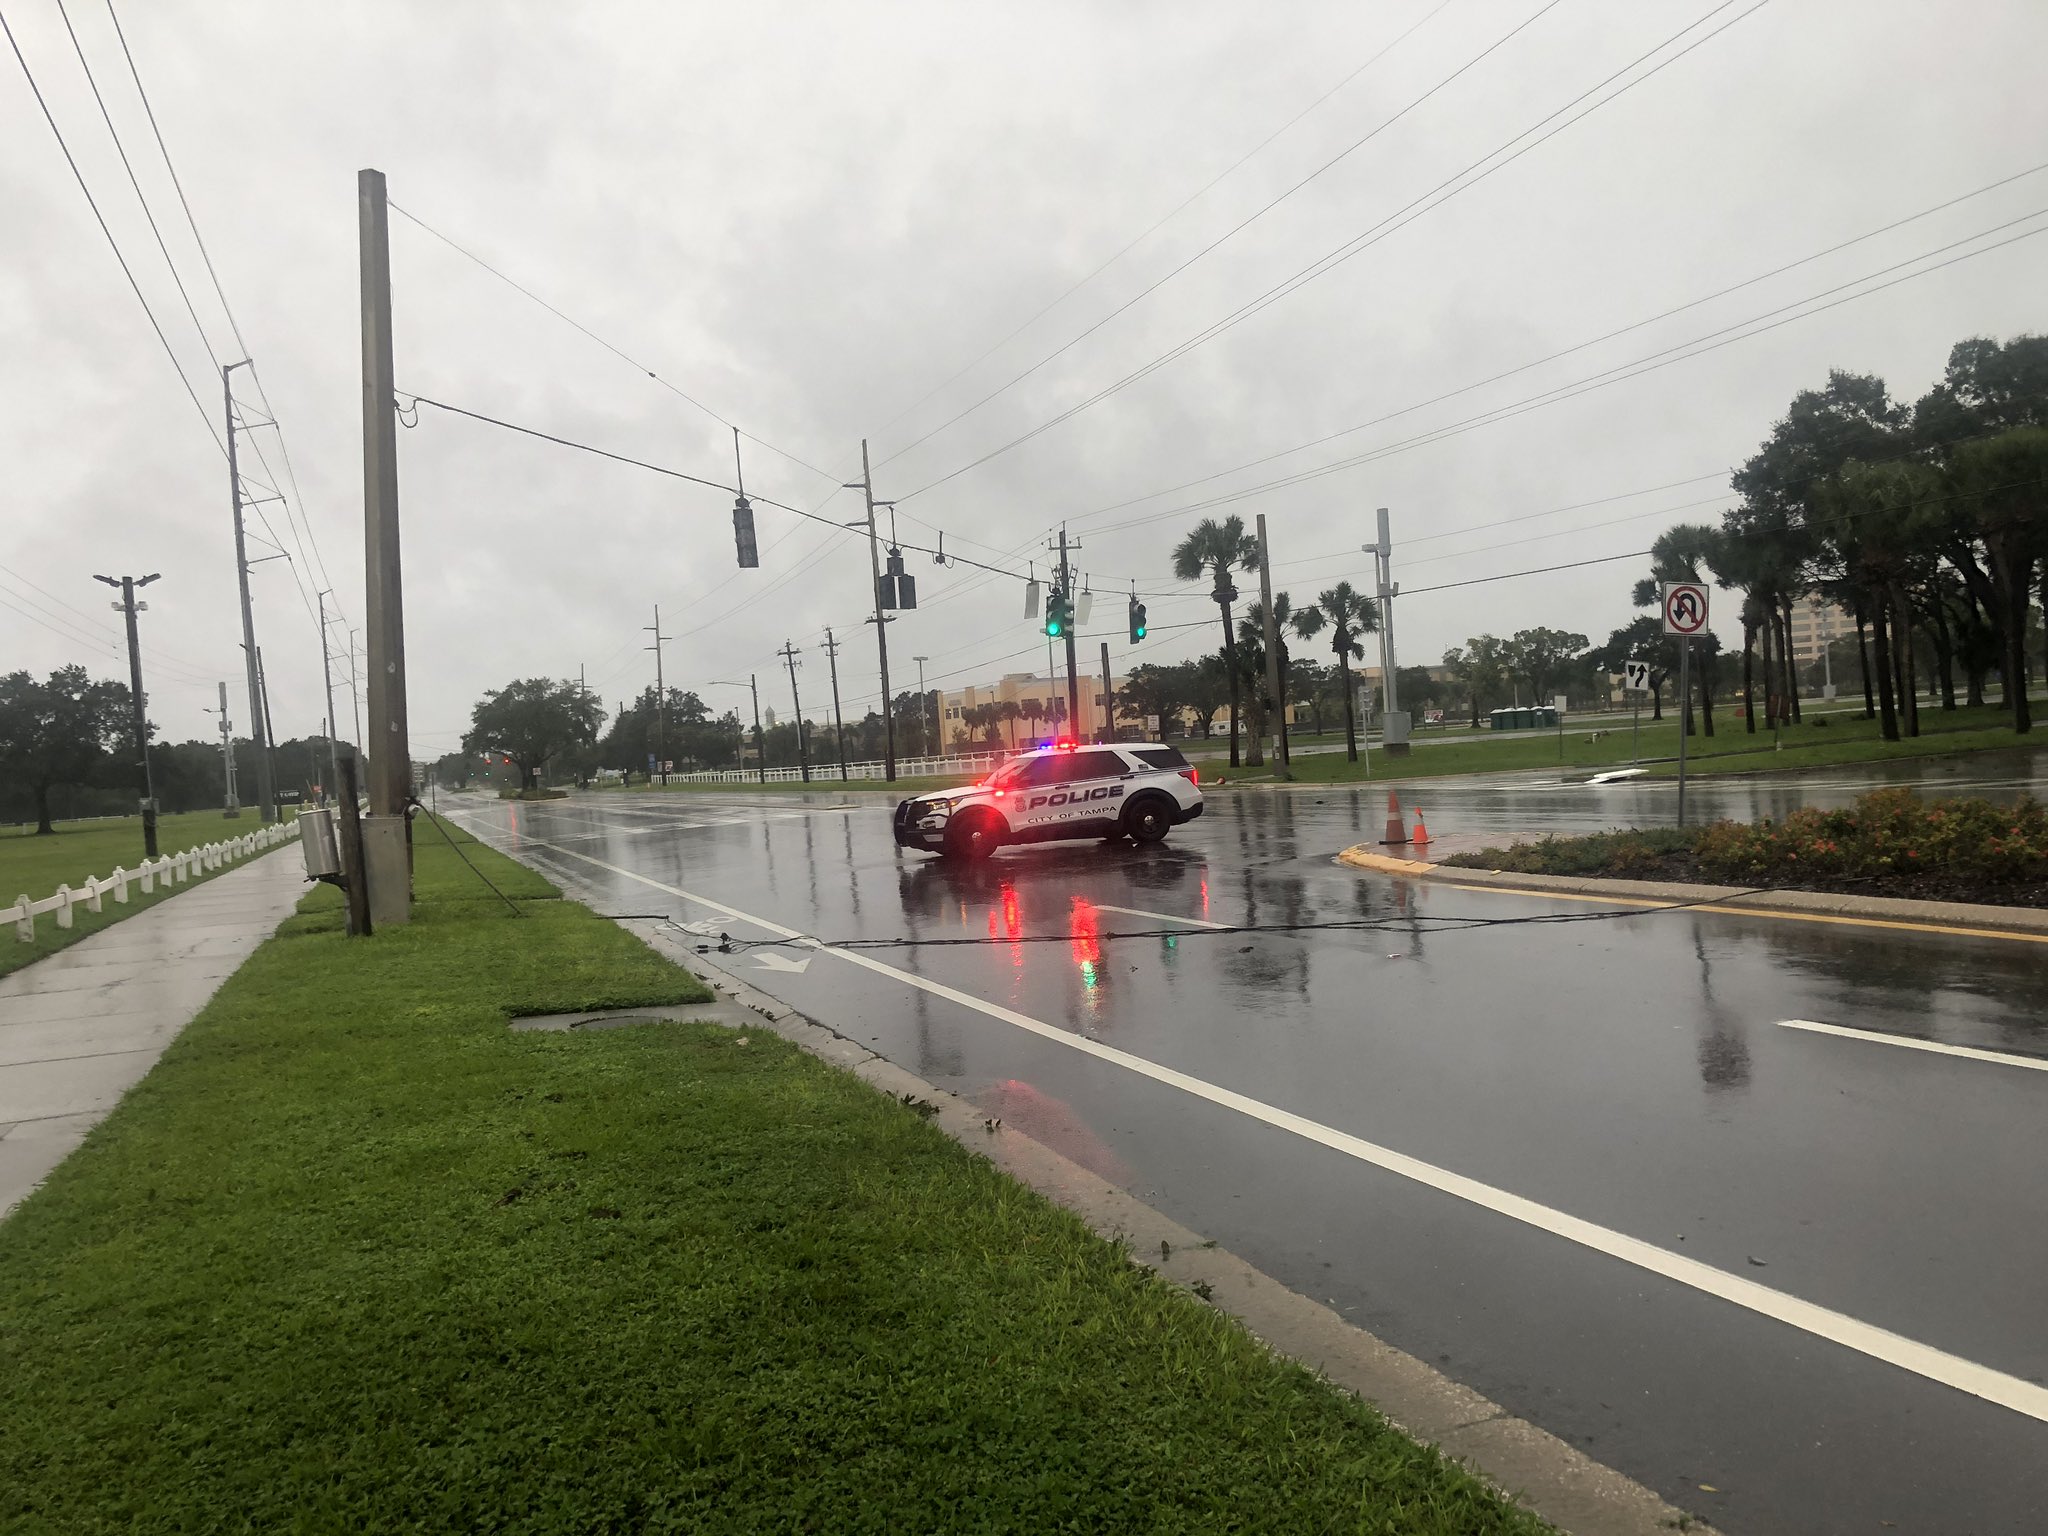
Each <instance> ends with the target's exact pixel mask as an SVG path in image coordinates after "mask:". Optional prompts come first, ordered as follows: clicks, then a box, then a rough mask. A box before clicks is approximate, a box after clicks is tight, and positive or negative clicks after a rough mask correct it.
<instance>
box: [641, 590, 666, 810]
mask: <svg viewBox="0 0 2048 1536" xmlns="http://www.w3.org/2000/svg"><path fill="white" fill-rule="evenodd" d="M640 627H641V628H642V629H646V630H651V631H652V632H653V635H654V644H652V645H644V646H642V647H641V649H642V650H644V651H652V652H654V760H655V761H656V762H657V763H659V764H660V765H661V782H662V783H663V784H666V783H668V683H667V682H666V681H665V680H664V679H663V678H662V675H661V643H662V641H664V640H666V639H668V638H669V637H668V636H667V635H664V634H663V633H662V632H661V604H659V603H656V604H655V605H654V622H653V623H652V624H651V625H649V624H643V625H641V626H640Z"/></svg>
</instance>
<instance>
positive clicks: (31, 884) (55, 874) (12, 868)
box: [0, 810, 263, 976]
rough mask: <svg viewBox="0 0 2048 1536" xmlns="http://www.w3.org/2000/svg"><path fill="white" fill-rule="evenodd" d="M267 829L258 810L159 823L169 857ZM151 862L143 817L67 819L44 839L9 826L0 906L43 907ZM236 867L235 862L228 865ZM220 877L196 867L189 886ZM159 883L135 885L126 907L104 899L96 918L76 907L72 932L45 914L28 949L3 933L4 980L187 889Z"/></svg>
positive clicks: (0, 869) (2, 839)
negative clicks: (90, 882) (28, 903)
mask: <svg viewBox="0 0 2048 1536" xmlns="http://www.w3.org/2000/svg"><path fill="white" fill-rule="evenodd" d="M262 825H263V820H262V818H261V817H260V816H258V815H257V814H256V812H255V811H254V810H249V811H246V812H244V813H243V814H242V815H241V816H239V817H237V818H236V819H235V820H233V821H229V820H228V819H226V818H225V817H224V816H222V815H221V813H220V812H219V811H182V812H179V813H178V814H176V815H171V816H159V817H158V818H157V827H156V833H157V837H156V841H157V847H158V848H159V849H160V850H162V851H163V852H164V853H171V854H175V853H183V852H185V850H187V849H188V848H197V847H199V846H201V845H202V844H205V843H224V842H226V841H227V840H228V839H230V838H235V837H242V836H245V835H246V834H248V833H250V832H254V831H255V830H257V829H258V828H259V827H261V826H262ZM145 857H146V855H145V854H144V853H143V850H142V818H141V817H140V816H121V817H110V818H108V819H106V820H104V821H60V822H58V823H57V824H56V830H54V831H52V832H48V833H45V834H42V835H40V836H39V835H37V833H36V830H35V828H34V827H20V828H15V827H9V828H7V829H5V830H4V831H0V906H12V905H13V904H14V902H15V898H17V897H19V896H30V897H33V898H34V899H35V900H37V901H41V900H42V899H43V898H44V897H45V896H51V895H54V894H55V893H56V890H57V887H58V886H60V885H68V886H70V887H71V888H72V889H73V890H76V889H77V888H78V887H79V886H81V885H83V884H84V883H85V882H86V880H87V879H88V878H93V879H101V880H103V879H105V878H106V877H107V876H108V875H111V874H112V873H113V872H114V870H115V869H116V868H121V869H131V870H132V869H134V868H135V867H136V866H137V865H138V864H140V863H142V861H143V859H144V858H145ZM239 862H241V861H239V860H238V861H236V863H237V864H238V863H239ZM235 867H236V864H228V865H225V866H223V868H225V869H233V868H235ZM219 873H221V871H220V870H199V869H195V870H194V871H192V876H191V879H190V880H189V881H187V882H186V884H187V885H197V884H198V883H199V882H200V881H201V880H210V879H212V878H213V876H214V875H216V874H219ZM154 884H155V886H156V889H155V890H153V891H150V892H148V893H147V894H145V893H144V892H143V889H142V887H141V886H140V885H131V886H129V888H128V900H127V901H126V902H117V901H115V900H114V898H113V895H112V894H111V893H109V894H107V895H105V896H103V897H101V898H100V910H99V911H97V912H91V911H88V910H87V909H86V908H85V907H84V906H83V905H82V904H81V905H79V906H77V907H74V908H72V911H71V926H70V927H69V928H60V927H58V926H57V915H56V914H55V913H54V912H45V913H42V914H40V915H39V916H38V917H37V918H36V936H35V937H34V938H33V939H31V940H29V941H28V942H27V943H23V942H22V941H21V940H20V939H18V938H16V937H15V934H14V930H13V928H12V927H11V926H9V927H6V928H0V976H5V975H6V974H7V973H8V972H9V971H16V970H19V969H20V968H21V967H22V966H24V965H27V964H28V963H29V962H30V961H31V960H40V959H41V958H42V957H43V956H44V955H47V954H50V953H52V952H54V951H56V950H60V949H62V948H64V947H65V946H66V945H67V944H76V943H77V942H78V941H79V940H80V939H82V938H84V937H85V936H86V935H87V934H89V933H97V932H99V931H100V929H102V928H110V927H112V926H113V925H114V924H115V923H118V922H120V921H121V919H122V918H124V917H133V916H134V915H135V914H136V913H137V912H141V911H143V910H145V909H147V908H149V907H153V906H155V905H156V904H157V903H158V902H159V901H162V900H163V899H164V898H165V897H167V896H169V895H171V894H172V893H173V892H175V891H182V890H184V889H185V888H186V886H185V885H172V884H171V883H170V881H169V880H168V879H166V878H158V879H157V880H156V881H155V882H154Z"/></svg>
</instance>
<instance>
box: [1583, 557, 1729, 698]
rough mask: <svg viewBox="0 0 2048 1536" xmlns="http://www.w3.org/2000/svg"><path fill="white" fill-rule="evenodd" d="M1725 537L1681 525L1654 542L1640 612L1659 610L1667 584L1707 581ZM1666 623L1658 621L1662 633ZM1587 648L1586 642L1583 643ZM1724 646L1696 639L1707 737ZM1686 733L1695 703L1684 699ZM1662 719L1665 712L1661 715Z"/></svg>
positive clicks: (1639, 590)
mask: <svg viewBox="0 0 2048 1536" xmlns="http://www.w3.org/2000/svg"><path fill="white" fill-rule="evenodd" d="M1720 539H1721V534H1720V531H1719V530H1718V529H1715V528H1712V527H1709V526H1708V525H1707V524H1705V523H1678V524H1676V525H1674V526H1673V527H1670V528H1666V529H1665V530H1664V531H1663V532H1662V533H1660V534H1658V535H1657V537H1656V538H1655V539H1653V540H1651V542H1650V574H1649V575H1648V576H1645V577H1644V578H1643V579H1642V580H1640V581H1638V582H1637V583H1636V584H1635V591H1634V594H1633V595H1634V598H1635V605H1636V606H1637V607H1638V608H1653V607H1657V606H1659V604H1660V603H1661V600H1662V589H1663V586H1664V584H1665V583H1666V582H1672V581H1692V582H1698V581H1704V580H1705V579H1706V577H1705V576H1704V575H1703V574H1702V572H1703V568H1704V567H1705V565H1706V563H1707V560H1708V559H1709V557H1710V556H1711V555H1712V554H1713V553H1714V551H1715V549H1716V548H1717V547H1718V546H1719V543H1720ZM1662 628H1663V620H1662V617H1661V616H1660V617H1659V619H1658V629H1659V630H1660V631H1661V630H1662ZM1580 643H1581V644H1584V642H1583V641H1581V642H1580ZM1720 650H1721V646H1720V642H1719V641H1718V640H1715V639H1714V636H1713V633H1712V631H1707V632H1705V633H1703V634H1701V635H1699V636H1697V637H1695V643H1694V645H1693V657H1694V659H1695V660H1697V661H1698V662H1699V665H1698V666H1697V667H1694V668H1692V669H1691V670H1692V673H1693V678H1692V682H1693V686H1694V687H1696V688H1698V690H1699V695H1700V724H1701V726H1702V728H1703V729H1704V730H1705V732H1706V734H1707V735H1709V736H1711V735H1713V734H1714V665H1713V658H1714V657H1715V656H1717V655H1719V654H1720ZM1679 702H1680V704H1681V705H1682V706H1683V714H1684V725H1683V726H1682V727H1681V728H1682V729H1683V730H1684V731H1685V733H1686V734H1687V735H1688V736H1690V735H1691V734H1692V699H1691V698H1690V696H1688V697H1686V698H1684V699H1681V700H1680V701H1679ZM1659 713H1660V715H1661V711H1660V712H1659Z"/></svg>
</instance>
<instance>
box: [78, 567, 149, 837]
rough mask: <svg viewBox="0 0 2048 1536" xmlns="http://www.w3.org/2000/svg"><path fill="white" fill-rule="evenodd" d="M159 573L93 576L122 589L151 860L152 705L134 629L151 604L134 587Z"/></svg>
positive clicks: (133, 724) (130, 705)
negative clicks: (138, 597) (146, 697)
mask: <svg viewBox="0 0 2048 1536" xmlns="http://www.w3.org/2000/svg"><path fill="white" fill-rule="evenodd" d="M157 575H158V573H157V572H155V571H152V572H150V574H149V575H147V576H142V577H135V576H99V575H95V576H94V577H93V580H94V581H103V582H105V583H106V584H107V585H108V586H110V587H116V588H119V589H120V593H121V601H119V602H118V603H116V604H114V606H115V607H116V608H118V609H120V610H121V612H122V615H123V616H124V617H125V618H126V620H127V622H128V714H129V723H130V726H131V728H132V729H133V731H134V733H135V765H136V787H137V788H138V789H140V790H141V791H142V852H143V856H144V857H145V858H151V859H153V858H155V857H156V786H155V784H154V783H153V782H152V781H151V778H150V772H149V708H148V705H147V703H146V702H145V700H144V698H143V693H142V644H141V640H140V639H139V637H138V636H137V634H136V631H135V615H136V614H137V613H138V612H140V611H143V610H146V609H147V608H148V607H149V604H147V603H138V602H136V601H135V589H136V588H137V587H146V586H148V585H149V584H150V583H151V582H152V581H155V580H156V579H157Z"/></svg>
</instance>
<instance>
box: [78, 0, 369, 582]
mask: <svg viewBox="0 0 2048 1536" xmlns="http://www.w3.org/2000/svg"><path fill="white" fill-rule="evenodd" d="M107 19H108V20H109V21H111V22H112V23H113V26H114V36H115V37H116V38H118V39H119V40H120V44H121V57H122V58H123V59H124V60H125V61H126V62H127V65H128V76H129V78H130V79H131V80H133V81H134V82H135V95H136V98H137V99H138V100H139V101H140V102H141V103H142V111H143V115H144V116H145V117H147V118H148V119H149V131H150V134H151V136H152V137H154V138H155V140H156V147H157V153H158V154H159V155H161V156H162V157H163V162H164V170H165V172H166V173H168V175H169V176H170V178H171V186H172V188H173V190H175V191H176V192H177V194H178V206H179V207H180V208H181V209H183V210H184V214H185V225H186V227H187V228H188V229H190V230H191V231H192V243H193V244H194V245H195V246H197V247H198V249H199V259H200V261H201V262H203V263H204V264H205V267H206V276H207V279H208V281H210V282H211V283H212V284H213V293H214V297H215V298H216V299H218V300H219V301H220V308H221V313H222V314H223V315H224V316H226V318H227V322H228V332H229V334H230V335H232V336H233V337H234V338H235V346H236V347H237V348H238V349H239V350H240V352H241V354H242V356H243V357H244V358H247V359H248V361H249V376H250V378H251V380H252V381H253V382H254V383H255V385H256V390H257V394H258V395H259V396H260V397H261V399H262V401H263V412H264V415H266V416H267V417H269V421H268V423H267V425H269V426H270V427H271V428H272V429H273V430H274V431H275V432H276V433H277V447H278V452H279V454H280V455H281V456H282V458H283V460H284V468H285V474H286V476H287V477H288V478H289V480H290V482H291V488H292V494H291V499H290V500H289V501H287V502H286V503H285V516H286V519H287V521H290V519H291V517H292V515H293V512H294V509H296V512H297V517H298V524H299V527H300V528H303V530H304V537H303V538H302V539H300V540H299V554H300V557H301V558H302V559H303V558H305V557H306V550H307V546H308V545H310V546H311V547H312V557H311V559H310V561H308V570H307V575H308V576H309V577H310V576H312V575H314V574H315V570H316V569H317V573H318V576H319V579H320V581H321V583H322V584H323V585H324V586H326V587H327V588H328V589H329V590H332V589H333V586H334V582H333V580H332V578H330V577H329V576H328V574H327V561H326V558H325V557H324V556H323V555H322V554H321V553H320V540H319V537H318V535H316V534H315V533H314V532H313V523H312V519H311V518H310V517H309V516H308V515H307V512H306V504H305V497H304V495H303V494H302V493H301V492H300V490H299V475H298V470H297V469H296V468H295V467H294V466H293V464H292V451H291V445H290V443H288V442H287V441H286V439H285V435H284V427H283V425H282V424H281V423H280V422H279V421H278V415H277V407H276V406H275V405H273V404H272V403H271V399H270V389H269V387H268V386H267V385H266V384H265V383H264V382H263V377H262V374H261V372H260V371H259V370H258V368H257V366H256V361H255V358H254V356H253V354H252V353H251V352H250V350H249V344H248V342H247V341H245V340H244V339H243V337H242V327H241V324H240V322H238V321H237V320H236V318H235V310H234V306H233V305H231V304H230V303H228V296H227V290H226V288H225V287H223V286H222V284H221V280H220V273H219V272H218V271H217V270H216V269H215V268H214V265H213V254H212V252H210V251H209V250H208V249H207V247H206V237H205V236H204V235H202V234H201V233H200V232H199V220H198V218H197V217H196V216H195V215H194V214H193V212H192V204H191V201H190V200H189V199H188V198H187V197H186V196H185V184H184V182H183V181H182V180H180V179H179V176H178V167H177V164H176V162H174V161H173V160H172V159H171V149H170V145H168V144H167V143H165V142H164V135H163V129H162V128H161V127H159V126H158V124H157V120H156V109H155V108H154V107H153V106H151V105H150V100H149V91H148V89H147V88H146V87H145V86H144V85H143V83H142V72H141V70H140V69H138V68H137V67H136V64H135V55H134V53H133V52H131V51H130V49H129V47H128V35H127V33H126V32H124V31H123V30H122V28H121V18H120V16H119V15H118V14H117V13H116V12H115V10H114V0H107ZM65 25H66V27H67V28H68V27H69V25H70V22H69V19H68V18H67V20H66V22H65ZM72 41H73V43H74V45H75V44H76V42H77V38H76V36H75V35H74V37H73V39H72ZM80 62H81V63H82V62H83V55H82V54H81V56H80ZM89 77H90V76H89V75H88V78H89ZM93 94H94V95H95V96H97V95H98V94H99V93H98V88H97V87H95V88H94V93H93ZM100 110H101V112H102V114H103V115H104V113H105V111H106V107H105V104H104V103H102V104H101V108H100ZM112 127H113V124H112V123H111V121H110V122H109V123H108V129H109V131H111V130H112ZM118 142H119V139H118V136H117V138H116V143H117V144H118ZM121 158H122V163H123V164H124V165H125V164H127V155H126V154H125V153H123V155H122V157H121ZM129 179H130V180H131V181H133V180H134V171H133V169H132V168H131V169H130V171H129ZM141 195H142V189H141V188H140V187H139V186H138V187H137V188H136V196H137V197H140V196H141ZM144 206H145V211H146V209H147V204H146V203H145V205H144ZM150 228H151V229H152V230H154V229H155V228H156V221H155V220H154V219H151V221H150ZM163 243H164V242H163V237H162V235H161V234H159V235H158V236H157V245H158V247H159V248H162V246H163ZM164 260H165V262H166V263H168V264H170V266H171V272H172V277H173V279H174V280H175V279H176V278H177V266H176V263H174V262H171V256H170V252H169V251H168V250H165V251H164ZM178 292H179V294H180V295H181V296H183V295H184V294H185V285H184V283H183V282H182V281H179V282H178ZM185 307H186V308H187V309H188V310H190V309H191V308H192V301H191V299H190V298H189V297H186V299H185ZM192 320H193V324H194V325H198V324H199V317H198V315H197V314H196V313H195V314H194V315H193V317H192ZM200 333H201V335H202V336H203V335H204V334H205V328H204V327H203V326H201V327H200ZM207 355H208V356H209V357H213V363H214V370H215V372H218V371H219V369H220V359H219V358H218V357H214V355H213V349H212V348H211V347H208V348H207ZM210 422H211V418H210V417H209V424H210ZM249 446H250V447H251V448H252V449H254V450H255V453H256V459H257V462H258V463H260V464H262V466H263V472H264V473H265V474H266V475H269V476H270V478H271V479H273V480H275V479H276V478H277V475H276V472H275V471H273V470H272V469H271V467H270V461H269V459H267V458H266V457H265V456H264V453H263V449H262V447H261V445H260V444H258V443H257V442H256V440H255V438H254V435H253V434H252V435H251V437H250V441H249ZM264 488H265V489H266V490H268V491H270V492H271V493H272V494H273V495H281V493H279V492H278V490H277V487H275V486H266V487H264ZM294 538H299V535H298V534H297V533H296V532H295V533H294ZM297 574H298V573H297V571H296V569H294V571H293V576H294V578H295V579H296V577H297ZM299 595H300V598H301V599H302V600H303V599H304V598H305V592H304V589H303V587H302V588H301V590H300V594H299ZM335 609H336V612H337V613H339V612H340V611H341V604H340V602H339V600H338V599H337V601H336V603H335Z"/></svg>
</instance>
